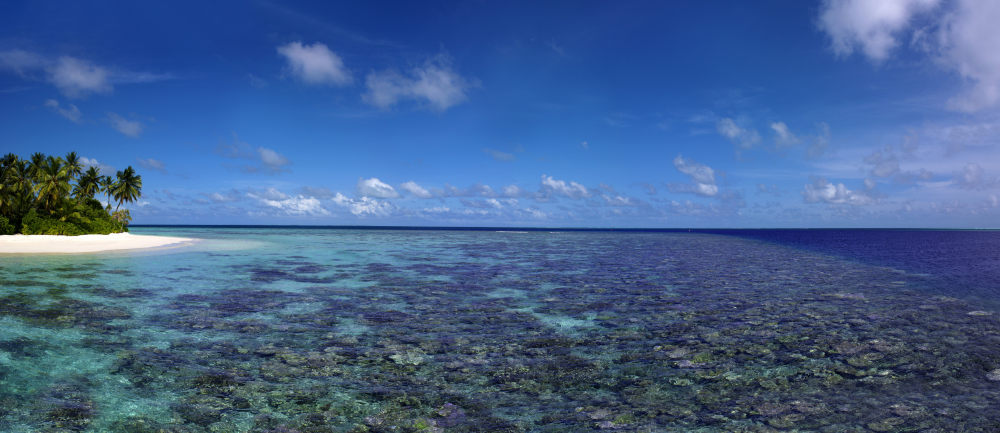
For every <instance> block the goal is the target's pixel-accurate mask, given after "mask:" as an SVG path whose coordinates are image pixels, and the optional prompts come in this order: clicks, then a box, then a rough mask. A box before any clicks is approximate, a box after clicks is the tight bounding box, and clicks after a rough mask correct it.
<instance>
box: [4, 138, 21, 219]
mask: <svg viewBox="0 0 1000 433" xmlns="http://www.w3.org/2000/svg"><path fill="white" fill-rule="evenodd" d="M17 162H18V158H17V155H15V154H13V153H8V154H6V155H4V157H3V159H0V215H9V214H10V209H11V207H12V204H13V201H14V198H15V194H14V193H15V191H14V188H15V174H16V173H15V170H16V167H14V165H15V164H17Z"/></svg>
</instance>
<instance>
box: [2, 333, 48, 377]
mask: <svg viewBox="0 0 1000 433" xmlns="http://www.w3.org/2000/svg"><path fill="white" fill-rule="evenodd" d="M52 348H53V346H51V345H49V344H46V343H45V342H44V341H39V340H35V339H31V338H28V337H18V338H14V339H11V340H0V352H4V353H6V354H7V355H8V356H10V357H11V358H34V357H38V356H43V355H44V354H45V353H46V351H47V350H50V349H52ZM0 379H2V378H0Z"/></svg>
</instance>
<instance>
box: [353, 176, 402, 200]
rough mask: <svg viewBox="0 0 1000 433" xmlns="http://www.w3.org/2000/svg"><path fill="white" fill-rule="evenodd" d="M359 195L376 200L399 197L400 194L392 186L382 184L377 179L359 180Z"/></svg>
mask: <svg viewBox="0 0 1000 433" xmlns="http://www.w3.org/2000/svg"><path fill="white" fill-rule="evenodd" d="M358 195H361V196H363V197H376V198H396V197H399V193H398V192H396V189H395V188H393V187H392V185H389V184H387V183H385V182H382V181H381V180H379V179H378V178H377V177H373V178H370V179H358Z"/></svg>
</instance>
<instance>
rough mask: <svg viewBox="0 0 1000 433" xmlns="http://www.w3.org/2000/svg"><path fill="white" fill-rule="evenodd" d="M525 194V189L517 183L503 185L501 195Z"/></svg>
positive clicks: (514, 195) (515, 195) (516, 195)
mask: <svg viewBox="0 0 1000 433" xmlns="http://www.w3.org/2000/svg"><path fill="white" fill-rule="evenodd" d="M524 194H525V191H524V190H523V189H521V187H519V186H517V185H507V186H505V187H503V195H504V196H505V197H521V196H523V195H524Z"/></svg>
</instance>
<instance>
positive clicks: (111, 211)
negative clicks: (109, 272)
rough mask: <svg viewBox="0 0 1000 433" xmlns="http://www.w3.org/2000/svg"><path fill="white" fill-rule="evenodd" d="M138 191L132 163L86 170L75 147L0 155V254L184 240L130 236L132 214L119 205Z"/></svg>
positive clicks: (103, 248)
mask: <svg viewBox="0 0 1000 433" xmlns="http://www.w3.org/2000/svg"><path fill="white" fill-rule="evenodd" d="M141 195H142V176H141V175H139V174H137V173H136V172H135V169H133V168H132V166H128V167H127V168H125V169H124V170H119V171H118V172H117V173H115V176H114V177H112V176H108V175H102V173H101V171H100V170H99V169H98V168H97V167H93V166H90V167H86V169H85V166H84V164H83V161H82V159H81V158H80V157H79V155H77V153H76V152H70V153H68V154H66V156H65V157H59V156H51V155H44V154H42V153H39V152H36V153H34V154H32V155H31V157H30V158H28V159H22V158H20V157H19V156H18V155H15V154H12V153H8V154H6V155H4V157H3V158H2V159H0V253H75V252H97V251H107V250H120V249H134V248H150V247H158V246H163V245H169V244H175V243H179V242H184V241H188V240H189V239H185V238H171V237H163V236H131V235H129V234H128V224H129V222H130V221H131V220H132V216H131V214H130V213H129V211H128V209H126V208H122V205H123V204H127V203H134V202H136V201H137V200H138V199H139V197H141ZM97 197H103V198H104V203H102V202H101V201H100V200H99V199H98V198H97ZM112 204H114V207H113V208H112ZM10 235H32V236H10ZM94 235H97V236H94Z"/></svg>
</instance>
